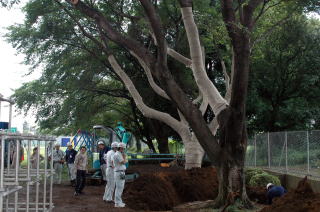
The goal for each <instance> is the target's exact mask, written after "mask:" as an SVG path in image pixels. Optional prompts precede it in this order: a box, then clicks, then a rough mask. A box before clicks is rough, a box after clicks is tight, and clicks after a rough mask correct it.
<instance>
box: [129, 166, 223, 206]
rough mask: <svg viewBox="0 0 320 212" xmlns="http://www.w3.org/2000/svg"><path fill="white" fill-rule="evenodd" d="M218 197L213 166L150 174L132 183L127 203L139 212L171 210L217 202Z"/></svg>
mask: <svg viewBox="0 0 320 212" xmlns="http://www.w3.org/2000/svg"><path fill="white" fill-rule="evenodd" d="M217 194H218V181H217V175H216V171H215V169H214V168H212V167H207V168H201V169H200V168H198V169H191V170H187V171H185V170H176V171H174V172H173V171H169V172H166V171H160V172H155V173H153V174H151V173H148V174H144V175H142V176H141V177H139V178H138V179H137V180H136V181H134V182H133V183H131V184H128V185H127V187H126V190H125V192H124V197H125V199H124V201H125V203H126V204H127V205H128V206H129V207H130V208H132V209H135V210H170V209H172V208H173V206H175V205H178V204H181V203H185V202H190V201H199V200H208V199H214V198H215V197H216V196H217Z"/></svg>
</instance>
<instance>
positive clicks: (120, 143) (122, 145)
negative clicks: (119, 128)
mask: <svg viewBox="0 0 320 212" xmlns="http://www.w3.org/2000/svg"><path fill="white" fill-rule="evenodd" d="M118 148H126V145H125V144H124V143H122V142H119V143H118Z"/></svg>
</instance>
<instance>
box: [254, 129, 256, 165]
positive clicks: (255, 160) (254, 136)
mask: <svg viewBox="0 0 320 212" xmlns="http://www.w3.org/2000/svg"><path fill="white" fill-rule="evenodd" d="M254 167H257V135H255V136H254Z"/></svg>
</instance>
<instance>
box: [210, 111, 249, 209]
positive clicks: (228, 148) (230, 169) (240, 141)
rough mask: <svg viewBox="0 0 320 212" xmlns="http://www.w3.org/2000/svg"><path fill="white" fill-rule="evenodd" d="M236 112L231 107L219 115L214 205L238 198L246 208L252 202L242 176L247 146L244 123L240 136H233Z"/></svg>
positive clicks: (228, 202) (236, 117) (229, 203)
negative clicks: (216, 194) (216, 185)
mask: <svg viewBox="0 0 320 212" xmlns="http://www.w3.org/2000/svg"><path fill="white" fill-rule="evenodd" d="M235 119H239V115H238V113H236V112H235V111H234V110H232V109H231V108H228V109H227V110H225V111H223V112H222V113H221V115H220V117H219V123H220V143H219V144H220V146H221V148H222V151H221V152H222V154H221V160H220V162H219V164H218V166H217V172H218V180H219V194H218V197H217V198H216V201H215V205H214V207H216V208H220V207H222V206H225V207H226V206H227V205H231V204H233V203H234V202H235V200H236V199H237V198H238V199H240V200H241V202H242V204H243V206H244V207H246V208H251V207H252V204H251V202H250V200H249V198H248V196H247V193H246V187H245V176H244V163H245V153H246V147H247V130H246V125H245V124H244V125H242V130H241V136H240V137H236V136H234V134H235V133H234V132H235V130H239V129H238V125H235V124H234V123H235ZM243 119H244V117H243Z"/></svg>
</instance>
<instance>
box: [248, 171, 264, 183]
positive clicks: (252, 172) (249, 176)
mask: <svg viewBox="0 0 320 212" xmlns="http://www.w3.org/2000/svg"><path fill="white" fill-rule="evenodd" d="M264 173H265V171H263V170H262V169H259V168H247V169H245V171H244V174H245V179H246V184H247V185H248V184H249V182H250V180H251V178H252V177H253V176H256V175H258V174H264Z"/></svg>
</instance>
